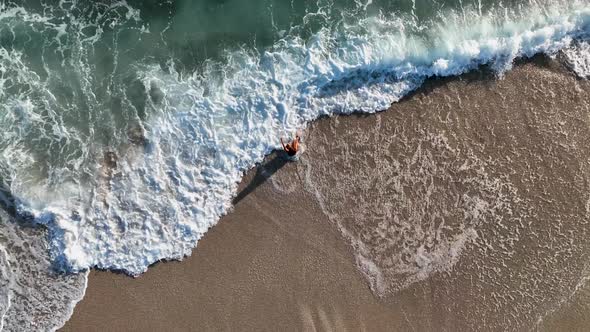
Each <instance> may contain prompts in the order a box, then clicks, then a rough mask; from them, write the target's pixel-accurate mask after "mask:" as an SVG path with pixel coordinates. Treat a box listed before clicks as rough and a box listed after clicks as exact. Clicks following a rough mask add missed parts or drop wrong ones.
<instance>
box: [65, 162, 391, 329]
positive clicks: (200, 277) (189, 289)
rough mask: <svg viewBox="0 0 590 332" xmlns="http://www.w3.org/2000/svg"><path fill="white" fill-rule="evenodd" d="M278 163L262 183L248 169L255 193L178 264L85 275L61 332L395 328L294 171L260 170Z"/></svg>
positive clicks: (289, 167)
mask: <svg viewBox="0 0 590 332" xmlns="http://www.w3.org/2000/svg"><path fill="white" fill-rule="evenodd" d="M271 158H276V155H275V156H273V157H271ZM279 158H280V157H279ZM278 160H282V159H278ZM275 163H276V162H275ZM273 166H274V167H273ZM277 166H279V167H280V169H278V171H277V172H276V173H275V174H274V175H273V176H272V178H271V179H269V180H268V181H261V180H265V175H260V174H259V175H258V177H257V178H255V179H254V175H255V172H250V173H249V174H248V176H246V177H245V179H244V181H243V183H242V186H241V188H244V189H245V187H246V184H247V183H251V182H252V180H253V179H254V180H255V181H254V183H256V184H258V185H257V186H256V188H255V189H254V190H253V191H251V192H250V193H249V194H248V195H247V196H245V197H244V198H243V199H242V200H241V201H240V202H239V203H238V204H237V206H236V208H235V210H234V211H233V212H232V213H230V214H229V215H228V216H226V217H224V218H223V219H222V220H221V221H220V222H219V224H218V225H217V226H216V227H214V228H213V229H211V230H210V231H209V232H208V233H207V234H206V235H205V237H204V239H202V240H201V242H199V244H198V249H196V250H195V251H194V252H193V255H192V256H191V257H188V258H186V259H185V260H184V261H182V262H167V263H159V264H156V265H155V266H152V267H151V268H150V269H149V270H148V272H146V273H145V274H143V275H141V276H140V277H138V278H136V279H133V278H130V277H127V276H125V275H122V274H114V273H111V272H102V271H93V272H92V273H91V274H90V277H89V287H88V289H87V292H86V296H85V298H84V300H82V301H81V302H80V303H79V304H78V306H77V307H76V309H75V314H74V316H73V317H72V319H71V320H70V321H69V322H68V324H67V325H66V326H65V327H64V328H63V329H62V330H63V331H81V330H85V331H100V330H105V329H107V330H134V331H140V330H143V331H146V330H149V331H157V330H160V331H164V330H166V331H174V330H199V331H202V330H228V331H229V330H233V331H244V330H250V331H255V330H258V331H260V330H267V331H271V330H273V331H276V330H309V329H314V328H318V329H321V330H342V329H344V328H347V329H354V330H362V329H366V330H382V329H385V328H386V327H391V326H397V327H400V328H401V327H402V325H400V321H401V317H399V315H396V314H392V313H391V310H389V308H388V307H387V305H385V304H383V303H381V302H379V301H378V300H377V299H376V298H375V297H374V296H373V294H372V293H371V291H370V289H369V287H368V285H367V283H366V282H365V280H364V279H363V278H362V276H361V275H360V274H359V273H358V272H357V271H356V269H355V266H354V259H353V256H352V252H351V250H350V248H349V247H348V246H347V244H346V242H345V241H343V240H342V239H341V236H340V235H339V233H338V231H337V229H336V228H335V227H334V226H333V225H331V224H330V223H329V222H328V221H327V220H326V218H325V216H323V214H322V212H321V211H320V210H319V208H318V206H317V203H316V201H315V200H314V198H313V197H311V195H310V194H309V193H307V192H306V191H304V190H302V187H301V185H300V183H299V179H298V176H297V167H298V166H299V164H297V163H292V162H289V163H284V162H279V163H278V165H276V164H275V165H270V166H267V167H266V170H267V171H269V172H273V171H274V170H277V168H278V167H277ZM273 168H274V169H273ZM253 173H254V174H253ZM250 189H252V188H250ZM250 189H247V190H248V191H249V190H250ZM391 324H393V325H391Z"/></svg>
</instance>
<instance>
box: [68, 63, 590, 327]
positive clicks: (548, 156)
mask: <svg viewBox="0 0 590 332" xmlns="http://www.w3.org/2000/svg"><path fill="white" fill-rule="evenodd" d="M588 92H590V84H589V83H588V82H587V81H581V80H578V79H576V78H575V77H573V75H571V74H569V73H567V72H566V71H565V70H564V68H562V67H561V66H560V65H559V64H558V63H557V62H555V61H553V60H549V59H547V58H544V57H537V58H535V59H534V60H533V61H527V63H524V64H520V65H518V66H517V67H516V68H515V69H514V70H513V71H511V72H508V73H507V74H506V76H505V77H503V78H502V79H497V78H494V77H490V76H489V75H488V74H486V72H485V70H482V71H480V72H476V73H470V74H467V75H464V76H461V77H460V78H456V79H437V80H432V81H430V82H429V83H428V84H426V85H425V87H424V88H422V89H420V90H419V91H418V92H416V93H415V94H413V95H412V96H410V97H408V98H406V99H405V100H403V101H402V102H400V103H397V104H394V105H393V106H392V107H391V109H390V110H388V111H386V112H382V113H379V114H377V115H365V116H357V115H352V116H338V117H333V118H324V119H321V120H319V121H317V122H315V123H313V124H312V125H311V127H310V128H308V130H306V132H305V136H304V144H305V153H304V154H303V155H302V156H301V159H300V161H298V162H285V161H284V160H283V159H282V158H281V157H280V156H278V155H277V154H273V155H271V156H269V157H267V158H266V160H265V162H264V163H263V165H262V166H260V167H258V168H257V169H253V170H251V171H250V172H248V174H247V175H246V176H245V177H244V179H243V181H242V184H241V186H240V194H239V195H238V198H237V202H236V206H235V209H234V211H232V212H231V213H229V214H228V215H227V216H225V217H224V218H223V219H222V220H221V221H220V222H219V224H218V225H216V226H215V227H213V228H212V229H211V230H210V231H209V232H208V233H207V234H206V235H205V237H204V238H203V239H202V240H201V241H200V242H199V244H198V247H197V248H196V249H195V250H194V252H193V254H192V256H190V257H187V258H186V259H185V260H184V261H182V262H166V263H158V264H156V265H155V266H152V267H151V268H150V269H149V270H148V272H146V273H145V274H143V275H141V276H140V277H138V278H136V279H133V278H130V277H127V276H125V275H122V274H115V273H111V272H102V271H93V272H92V273H91V274H90V278H89V286H88V289H87V292H86V296H85V298H84V299H83V300H82V301H81V302H80V303H79V304H78V306H77V307H76V309H75V312H74V315H73V317H72V318H71V320H70V321H69V322H68V323H67V324H66V326H65V327H64V328H63V329H62V331H80V330H86V331H99V330H133V331H140V330H142V331H148V330H149V331H157V330H178V331H182V330H184V331H187V330H199V331H202V330H211V331H212V330H225V331H232V330H234V331H235V330H241V331H277V330H283V331H314V330H317V331H331V330H332V331H343V330H349V331H358V330H365V331H386V330H390V331H391V330H394V331H412V330H413V331H438V330H448V331H452V330H459V329H461V330H469V331H471V330H522V329H525V330H526V329H539V330H560V329H562V328H566V327H567V328H568V329H570V330H581V329H583V328H584V327H585V326H587V323H588V322H587V318H586V315H584V314H583V313H584V312H587V310H586V309H587V307H585V306H584V303H586V302H587V301H586V294H587V293H588V292H587V291H586V279H587V274H586V273H585V272H584V271H586V270H585V269H586V267H585V263H583V262H584V260H585V259H586V258H590V247H589V244H588V243H587V237H586V236H587V235H588V234H587V233H588V231H590V230H588V229H587V227H584V225H585V224H586V223H587V222H588V217H589V215H588V205H587V202H588V201H589V200H588V198H589V197H588V195H589V194H588V192H587V189H588V187H587V184H588V183H590V182H589V179H590V165H589V163H588V160H587V158H586V156H587V155H588V153H590V151H588V145H587V142H588V140H589V139H590V117H589V116H588V114H589V113H588V97H587V96H588ZM548 96H551V98H549V97H548ZM411 160H414V161H413V162H410V161H411ZM424 179H426V180H424ZM389 180H391V184H390V183H389V182H390V181H389ZM379 188H383V189H379ZM388 190H389V191H388ZM426 216H439V217H437V218H435V217H433V218H430V217H426ZM394 221H395V222H394ZM377 230H381V231H377ZM416 234H418V235H416ZM566 236H567V237H566ZM566 239H567V240H566ZM564 241H567V245H566V244H565V243H566V242H564ZM560 248H561V249H560ZM549 252H553V253H554V254H549ZM367 262H370V264H369V263H367ZM371 264H372V265H371ZM400 266H401V267H404V268H403V269H401V268H400ZM372 268H373V270H371V269H372ZM375 268H376V269H377V270H374V269H375ZM375 271H379V273H376V272H375Z"/></svg>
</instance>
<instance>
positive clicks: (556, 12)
mask: <svg viewBox="0 0 590 332" xmlns="http://www.w3.org/2000/svg"><path fill="white" fill-rule="evenodd" d="M589 33H590V3H589V2H588V1H504V2H499V1H434V2H432V1H418V0H414V1H371V0H368V1H366V2H361V1H322V0H319V1H291V2H284V1H272V0H265V1H254V2H249V3H246V2H243V1H212V0H211V1H189V0H185V1H139V0H138V1H131V0H128V1H92V2H90V1H65V0H61V1H59V2H57V1H43V0H36V1H32V0H31V1H2V2H0V128H2V130H1V131H0V183H1V184H2V191H1V192H2V193H3V195H2V197H3V200H4V201H5V203H4V204H3V206H4V207H5V210H7V212H8V213H9V214H12V216H6V217H5V218H2V220H3V224H2V225H8V226H6V227H8V228H7V230H6V231H4V229H3V231H2V233H0V234H3V235H4V233H6V232H8V233H7V234H13V235H14V236H12V235H11V236H8V237H6V240H5V241H6V242H5V243H0V249H3V251H2V253H3V255H4V258H3V261H2V264H3V266H4V267H5V268H4V269H3V270H2V271H4V272H2V275H1V276H2V278H3V279H2V280H4V281H3V282H5V284H6V285H8V286H7V289H9V290H10V292H18V289H16V288H15V287H16V286H14V285H15V283H14V282H12V281H10V280H17V279H18V278H22V277H23V275H22V273H23V272H19V271H24V270H25V269H21V270H18V271H16V272H11V273H8V272H7V271H8V269H7V268H6V266H12V265H10V264H9V263H8V262H10V261H14V258H11V257H15V256H14V255H16V253H15V252H13V251H11V250H12V249H11V250H8V249H6V248H12V247H13V246H12V245H11V244H12V243H17V242H18V241H20V242H23V241H24V242H25V243H29V242H32V241H40V242H39V243H45V244H44V246H46V250H32V251H31V252H32V253H33V254H31V255H28V256H27V258H24V259H22V260H19V264H21V265H22V266H27V268H30V269H37V270H40V271H45V272H46V273H47V275H48V276H53V277H47V283H46V284H47V285H49V284H51V285H52V286H51V287H53V288H51V289H53V290H54V291H55V292H59V291H58V289H61V288H62V287H65V288H64V289H67V290H66V291H64V292H63V293H64V294H67V296H68V301H67V303H75V302H76V301H77V300H79V298H80V296H81V294H82V293H83V288H84V285H85V282H84V281H83V280H85V279H84V278H85V273H86V272H85V271H87V270H88V269H89V268H92V267H97V268H102V269H112V270H118V271H124V272H126V273H128V274H131V275H138V274H140V273H142V272H144V271H145V270H146V269H147V268H148V267H149V265H150V264H152V263H154V262H157V261H158V260H161V259H181V258H182V257H184V256H186V255H189V254H190V253H191V250H192V249H193V248H194V247H195V246H196V245H197V242H198V240H199V239H200V238H201V237H202V236H203V234H204V233H205V232H206V231H207V230H208V229H209V228H210V227H212V226H214V225H215V223H216V222H217V221H218V220H219V218H220V217H221V216H222V215H224V214H226V213H228V212H229V211H230V210H231V208H232V206H231V201H232V198H233V197H234V196H235V195H236V190H237V184H238V182H239V181H240V179H241V177H242V175H243V173H244V172H245V171H247V170H248V169H250V168H251V167H253V166H254V165H255V164H256V163H257V162H259V161H261V160H262V159H263V158H264V156H265V155H266V154H268V153H270V152H271V151H272V150H274V149H277V148H279V147H280V142H279V138H280V137H281V136H283V137H286V136H291V135H292V134H293V133H294V132H295V131H296V130H297V129H304V128H305V127H306V126H307V124H308V123H309V122H310V121H313V120H314V119H317V118H318V117H320V116H323V115H332V114H339V113H351V112H367V113H374V112H377V111H381V110H385V109H387V108H388V107H389V105H391V103H393V102H396V101H398V100H400V99H401V98H403V97H404V96H406V95H407V94H408V93H409V92H411V91H413V90H415V89H417V88H418V87H420V86H421V84H422V83H423V82H424V81H425V80H426V79H427V78H429V77H433V76H454V75H458V74H462V73H465V72H467V71H470V70H474V69H477V68H479V67H480V66H482V65H486V66H487V67H488V68H490V69H491V70H493V71H494V72H495V73H496V74H497V75H498V76H502V75H503V74H504V73H505V72H506V71H508V70H510V69H511V67H512V63H513V62H514V60H515V59H516V58H519V57H530V56H533V55H535V54H538V53H545V54H548V55H550V56H560V57H562V58H563V59H564V60H565V62H566V63H567V64H568V66H569V67H570V68H571V69H572V71H573V72H574V73H575V74H576V75H578V76H579V77H580V78H582V79H584V78H587V77H588V76H589V75H590V47H589V46H588V45H589V44H588V41H587V39H588V37H589ZM431 141H432V142H431V143H432V144H441V147H442V148H444V144H443V143H441V142H440V140H437V139H436V137H433V138H431ZM449 162H452V161H449ZM459 166H460V165H457V167H459ZM459 168H460V167H459ZM497 185H500V184H497V183H489V184H488V186H489V189H490V192H493V191H494V190H495V189H494V186H497ZM503 199H505V198H504V197H495V196H492V195H491V196H490V197H489V200H490V202H491V203H494V202H497V203H498V204H500V203H501V202H502V200H503ZM472 203H473V204H471V205H470V206H469V207H468V208H469V209H470V210H468V211H467V210H466V213H470V214H472V218H473V219H475V220H476V222H475V223H474V224H475V225H476V226H477V219H478V216H479V213H480V212H478V203H477V202H472ZM488 203H489V202H488ZM491 203H490V204H491ZM486 204H487V203H486ZM500 205H501V204H500ZM499 208H501V207H499ZM15 218H16V219H26V220H28V221H29V222H32V223H33V224H34V225H36V226H37V227H40V228H41V229H42V230H41V229H34V230H30V229H28V228H27V227H29V228H30V227H31V226H30V225H22V226H19V227H22V228H23V230H19V229H18V228H14V227H15V226H18V225H16V224H14V221H9V220H13V219H15ZM17 223H18V222H17ZM8 229H10V231H9V230H8ZM27 229H28V230H27ZM27 232H30V234H29V233H27ZM32 239H37V240H32ZM43 241H45V242H43ZM415 249H416V250H419V248H415ZM451 249H452V248H451ZM451 251H452V252H453V253H454V255H457V256H458V255H460V254H461V253H460V250H455V251H453V250H451ZM17 252H18V250H17ZM445 252H450V251H449V250H446V251H445ZM45 255H47V256H45ZM441 255H442V254H441ZM435 259H436V257H425V260H429V261H430V260H435ZM425 266H432V265H428V264H426V265H425ZM366 268H368V269H370V268H371V267H370V266H367V267H366ZM43 269H44V270H43ZM19 273H20V274H19ZM55 273H58V274H55ZM76 273H81V274H76ZM378 274H379V273H378V271H377V272H375V273H374V275H378ZM420 277H421V276H417V277H416V278H418V279H419V278H420ZM407 282H408V283H411V282H412V280H411V279H408V280H407ZM74 286H76V287H78V288H76V289H77V290H76V289H74V288H75V287H74ZM402 286H403V285H402ZM19 287H22V286H19ZM26 287H29V288H30V292H36V291H40V290H39V289H38V287H39V285H37V284H34V285H27V286H26ZM3 288H6V287H3ZM27 292H28V291H27ZM21 293H22V294H24V293H26V292H24V293H23V292H21ZM31 294H32V293H31ZM2 295H3V300H2V301H3V302H1V303H3V307H2V308H5V309H2V310H3V311H2V312H9V310H21V312H22V311H25V312H27V313H28V311H27V310H33V309H28V308H30V307H27V306H22V305H20V306H17V305H13V304H12V303H15V302H11V301H10V300H9V299H10V293H5V294H2ZM31 296H32V295H31ZM64 296H65V295H64ZM36 298H38V297H36ZM46 301H48V303H52V304H55V305H57V304H58V303H59V304H62V305H63V303H64V300H63V299H62V298H60V297H57V296H56V295H55V294H53V295H52V294H50V295H48V296H47V300H46ZM68 305H69V304H68ZM11 308H12V309H11ZM68 310H69V309H67V308H65V309H63V314H62V317H67V316H68V315H69V314H70V313H71V310H70V311H68ZM27 313H25V314H24V315H27ZM28 314H29V315H30V316H31V317H32V316H33V314H32V313H28ZM2 317H3V324H5V326H15V324H16V325H18V323H15V321H14V320H15V319H16V318H15V316H13V315H8V314H4V315H3V316H2ZM11 324H12V325H11ZM23 324H24V323H23ZM59 324H60V323H59V322H56V321H53V320H51V321H47V324H46V325H44V326H43V327H41V329H53V328H56V327H58V326H59Z"/></svg>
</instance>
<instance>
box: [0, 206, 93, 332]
mask: <svg viewBox="0 0 590 332" xmlns="http://www.w3.org/2000/svg"><path fill="white" fill-rule="evenodd" d="M45 233H46V232H45V231H44V230H43V229H41V228H23V227H21V225H18V224H17V223H16V222H14V221H12V220H11V218H10V217H9V216H7V215H6V214H5V213H4V212H3V211H0V330H1V331H33V330H34V331H54V330H56V329H58V328H60V327H61V326H63V324H64V323H65V322H66V321H67V319H68V318H69V317H70V316H71V315H72V312H73V309H74V306H75V305H76V303H77V302H78V301H80V300H81V299H82V297H83V296H84V290H85V289H86V283H87V274H88V273H87V272H84V273H80V274H72V275H63V274H56V273H55V272H54V271H53V270H52V268H51V266H52V262H51V259H50V257H49V253H48V252H47V250H46V249H47V240H46V239H45Z"/></svg>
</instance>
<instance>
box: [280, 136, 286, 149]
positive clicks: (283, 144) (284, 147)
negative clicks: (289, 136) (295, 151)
mask: <svg viewBox="0 0 590 332" xmlns="http://www.w3.org/2000/svg"><path fill="white" fill-rule="evenodd" d="M281 145H282V146H283V150H285V151H287V147H286V146H285V143H283V138H282V137H281Z"/></svg>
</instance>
